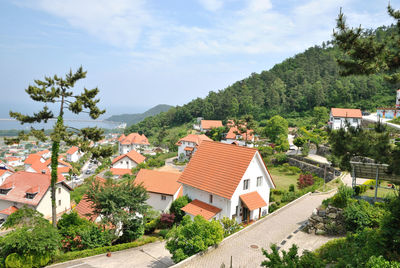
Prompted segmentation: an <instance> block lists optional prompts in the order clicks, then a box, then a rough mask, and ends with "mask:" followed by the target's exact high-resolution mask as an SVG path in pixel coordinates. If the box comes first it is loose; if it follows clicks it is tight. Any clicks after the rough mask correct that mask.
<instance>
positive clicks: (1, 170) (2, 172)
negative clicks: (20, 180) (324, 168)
mask: <svg viewBox="0 0 400 268" xmlns="http://www.w3.org/2000/svg"><path fill="white" fill-rule="evenodd" d="M6 172H9V173H10V174H13V173H14V172H13V171H11V170H8V169H1V168H0V177H1V176H3V174H5V173H6Z"/></svg>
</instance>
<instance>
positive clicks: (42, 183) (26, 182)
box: [0, 171, 70, 206]
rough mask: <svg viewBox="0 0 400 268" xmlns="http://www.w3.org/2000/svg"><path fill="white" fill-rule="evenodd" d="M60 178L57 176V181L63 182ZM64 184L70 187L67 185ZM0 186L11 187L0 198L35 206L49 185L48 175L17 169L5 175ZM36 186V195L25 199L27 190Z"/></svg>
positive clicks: (34, 188)
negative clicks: (7, 175) (9, 174)
mask: <svg viewBox="0 0 400 268" xmlns="http://www.w3.org/2000/svg"><path fill="white" fill-rule="evenodd" d="M60 179H61V178H59V180H58V182H61V183H63V182H62V181H61V180H60ZM63 184H64V183H63ZM64 185H65V186H66V187H67V188H68V189H70V188H69V186H68V185H66V184H64ZM1 187H2V188H4V189H6V188H12V189H11V190H10V191H9V192H8V193H7V194H5V195H0V200H6V201H11V202H17V203H23V204H28V205H32V206H36V205H38V204H39V202H40V200H41V199H42V198H43V196H44V194H45V193H46V192H47V189H48V188H49V187H50V175H49V174H41V173H32V172H27V171H18V172H16V173H14V174H12V175H11V176H9V177H7V178H6V179H5V181H4V183H3V184H2V185H1ZM36 187H37V192H38V193H37V194H36V196H35V197H34V198H33V199H27V198H26V193H27V191H30V190H36Z"/></svg>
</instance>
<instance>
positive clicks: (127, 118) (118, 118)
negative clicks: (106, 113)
mask: <svg viewBox="0 0 400 268" xmlns="http://www.w3.org/2000/svg"><path fill="white" fill-rule="evenodd" d="M172 107H173V106H171V105H167V104H159V105H157V106H154V107H153V108H151V109H149V110H147V111H146V112H144V113H141V114H120V115H113V116H111V117H110V118H107V119H106V120H108V121H114V122H124V123H126V124H127V125H128V126H130V125H132V124H136V123H139V122H140V121H142V120H143V119H145V118H146V117H148V116H154V115H157V114H159V113H162V112H166V111H168V110H169V109H170V108H172Z"/></svg>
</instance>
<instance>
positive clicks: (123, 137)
mask: <svg viewBox="0 0 400 268" xmlns="http://www.w3.org/2000/svg"><path fill="white" fill-rule="evenodd" d="M125 138H126V136H125V134H122V135H121V136H119V138H118V141H119V142H121V141H123V140H124V139H125Z"/></svg>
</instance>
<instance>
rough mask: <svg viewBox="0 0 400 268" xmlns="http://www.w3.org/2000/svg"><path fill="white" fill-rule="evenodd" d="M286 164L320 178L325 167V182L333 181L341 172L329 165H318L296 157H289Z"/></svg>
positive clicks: (312, 161)
mask: <svg viewBox="0 0 400 268" xmlns="http://www.w3.org/2000/svg"><path fill="white" fill-rule="evenodd" d="M288 162H289V165H291V166H296V167H298V168H300V169H301V170H302V171H303V172H310V173H314V174H315V175H317V176H318V177H320V178H323V177H324V173H325V167H326V177H325V178H326V182H329V181H331V180H333V179H334V178H335V177H336V176H340V174H341V172H340V171H339V170H337V169H335V168H333V167H331V166H330V165H329V164H323V163H319V162H317V161H314V160H311V159H308V158H304V157H302V156H298V155H289V156H288Z"/></svg>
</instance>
